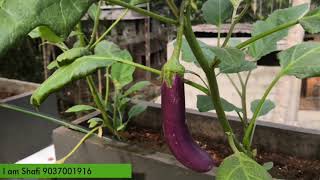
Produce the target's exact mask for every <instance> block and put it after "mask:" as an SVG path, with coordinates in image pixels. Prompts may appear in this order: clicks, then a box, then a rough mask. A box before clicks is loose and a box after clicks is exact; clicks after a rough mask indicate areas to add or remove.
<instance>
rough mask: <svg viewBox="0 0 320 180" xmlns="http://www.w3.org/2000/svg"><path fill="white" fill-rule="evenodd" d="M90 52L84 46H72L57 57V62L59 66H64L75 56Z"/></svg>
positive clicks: (74, 58) (78, 56)
mask: <svg viewBox="0 0 320 180" xmlns="http://www.w3.org/2000/svg"><path fill="white" fill-rule="evenodd" d="M90 54H91V52H90V51H89V50H88V49H87V48H84V47H79V48H73V49H70V50H68V51H66V52H64V53H62V54H60V55H59V56H58V57H57V63H58V65H59V66H64V65H67V64H70V63H72V62H73V61H74V60H76V59H77V58H80V57H82V56H86V55H90Z"/></svg>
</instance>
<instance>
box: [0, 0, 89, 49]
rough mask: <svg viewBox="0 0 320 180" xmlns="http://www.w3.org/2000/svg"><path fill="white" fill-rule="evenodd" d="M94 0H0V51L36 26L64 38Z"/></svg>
mask: <svg viewBox="0 0 320 180" xmlns="http://www.w3.org/2000/svg"><path fill="white" fill-rule="evenodd" d="M93 2H94V1H92V0H2V1H1V4H0V53H4V51H5V50H7V49H8V48H9V47H10V46H12V45H13V44H14V43H16V42H17V41H18V40H20V39H21V38H22V37H24V36H27V35H28V33H29V32H31V31H32V30H33V29H35V28H36V27H38V26H47V27H48V28H49V29H51V30H52V32H54V33H55V34H57V35H58V36H60V37H61V38H66V37H67V36H68V34H69V33H70V32H71V31H72V29H73V27H74V26H75V25H76V24H77V23H78V21H79V20H80V18H81V17H82V16H83V15H84V14H85V13H86V11H87V9H88V8H89V7H90V5H91V4H92V3H93Z"/></svg>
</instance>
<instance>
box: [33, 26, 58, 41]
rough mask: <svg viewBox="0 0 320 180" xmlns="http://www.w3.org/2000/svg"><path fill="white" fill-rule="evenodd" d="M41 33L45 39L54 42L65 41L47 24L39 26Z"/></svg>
mask: <svg viewBox="0 0 320 180" xmlns="http://www.w3.org/2000/svg"><path fill="white" fill-rule="evenodd" d="M38 29H39V33H40V37H41V38H42V39H44V40H47V41H49V42H52V43H60V42H63V38H61V37H59V36H58V35H56V34H55V33H54V32H52V31H51V29H49V28H48V27H47V26H39V27H38Z"/></svg>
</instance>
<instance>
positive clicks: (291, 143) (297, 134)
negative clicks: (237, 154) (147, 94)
mask: <svg viewBox="0 0 320 180" xmlns="http://www.w3.org/2000/svg"><path fill="white" fill-rule="evenodd" d="M147 104H148V106H149V107H148V109H147V111H146V112H145V113H144V114H143V115H141V116H139V118H137V119H135V121H134V123H135V125H136V126H139V127H144V128H150V129H158V130H159V129H160V127H161V119H160V106H159V105H157V104H153V103H147ZM96 115H97V113H93V114H90V115H88V116H85V117H83V118H81V119H78V120H76V121H75V123H77V124H81V123H83V122H85V121H86V120H87V119H88V118H90V117H92V116H96ZM186 117H187V122H188V125H189V127H190V129H191V131H192V133H193V135H194V136H201V137H205V138H206V139H208V141H225V137H224V135H223V131H222V129H221V127H220V125H219V124H218V121H217V118H216V116H215V115H214V114H212V113H198V112H196V111H193V110H188V111H187V115H186ZM229 119H230V123H231V125H232V126H233V127H234V128H235V129H236V133H237V134H238V135H239V134H241V133H242V132H241V131H242V130H241V124H240V122H239V121H238V120H237V119H236V118H233V117H229ZM82 137H83V134H82V133H79V132H76V131H72V130H69V129H67V128H64V127H60V128H57V129H56V130H54V132H53V141H54V145H55V149H56V156H57V159H59V158H61V157H63V156H64V155H66V154H67V153H68V152H69V151H70V150H71V149H72V148H73V147H74V146H75V145H76V143H78V141H79V140H80V139H81V138H82ZM254 144H255V146H256V147H258V150H260V149H263V150H264V151H268V152H276V153H281V154H286V155H293V156H295V157H298V158H303V159H312V160H319V159H320V154H319V147H320V131H316V130H308V129H303V128H299V129H298V128H295V127H290V126H285V125H279V124H274V123H270V122H261V123H259V124H258V126H257V129H256V136H255V139H254ZM67 163H131V164H132V165H133V171H134V179H138V180H163V179H166V180H176V179H184V180H185V179H186V180H189V179H190V180H195V179H196V180H206V179H208V180H209V179H210V180H212V179H213V177H214V176H215V169H213V170H212V171H210V172H208V173H206V174H199V173H195V172H193V171H191V170H188V169H186V168H184V167H182V166H181V165H180V163H178V162H177V161H176V160H175V158H174V157H173V156H171V155H169V154H165V153H160V152H158V151H155V150H149V149H143V148H141V147H138V146H137V145H133V144H127V143H120V142H118V141H114V140H110V139H108V138H104V139H100V138H96V137H93V138H90V139H89V140H87V141H86V142H85V144H84V145H82V146H81V147H80V149H79V150H78V151H77V152H76V153H75V154H74V155H73V156H72V157H70V159H68V161H67Z"/></svg>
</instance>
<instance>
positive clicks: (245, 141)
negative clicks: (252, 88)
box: [243, 72, 283, 151]
mask: <svg viewBox="0 0 320 180" xmlns="http://www.w3.org/2000/svg"><path fill="white" fill-rule="evenodd" d="M282 76H283V72H280V73H279V74H278V75H277V76H276V77H275V78H274V79H273V81H272V82H271V84H270V85H269V87H268V88H267V89H266V91H265V92H264V94H263V96H262V98H261V100H260V101H259V104H258V106H257V109H256V110H255V112H254V114H253V117H252V119H251V120H250V123H249V126H248V128H247V130H246V132H245V135H244V138H243V145H244V147H245V148H246V149H247V150H248V151H250V147H251V143H252V139H253V134H254V131H255V127H256V121H257V118H258V116H259V114H260V111H261V109H262V107H263V105H264V102H265V101H266V98H267V96H268V95H269V93H270V91H271V90H272V88H273V87H274V86H275V85H276V83H277V82H278V81H279V79H280V78H281V77H282Z"/></svg>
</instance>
